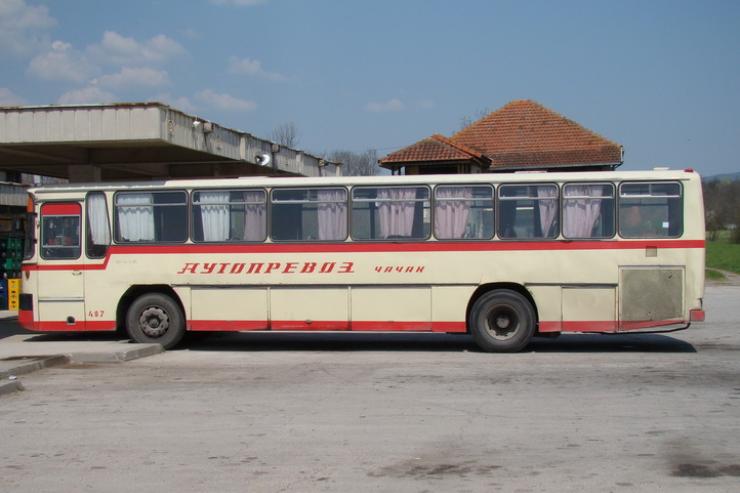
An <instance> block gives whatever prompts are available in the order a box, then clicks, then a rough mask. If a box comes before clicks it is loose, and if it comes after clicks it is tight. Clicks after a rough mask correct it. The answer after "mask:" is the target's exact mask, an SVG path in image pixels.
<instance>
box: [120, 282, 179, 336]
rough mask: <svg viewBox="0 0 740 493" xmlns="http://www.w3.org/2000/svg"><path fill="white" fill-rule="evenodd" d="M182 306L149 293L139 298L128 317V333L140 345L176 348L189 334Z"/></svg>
mask: <svg viewBox="0 0 740 493" xmlns="http://www.w3.org/2000/svg"><path fill="white" fill-rule="evenodd" d="M184 318H185V317H184V316H183V314H182V310H180V306H179V305H178V304H177V303H176V302H175V300H173V299H172V298H170V297H169V296H167V295H165V294H160V293H149V294H144V295H141V296H139V297H138V298H136V300H134V302H133V303H132V304H131V306H130V307H129V309H128V313H127V314H126V331H127V332H128V335H129V337H131V339H133V340H134V341H136V342H144V343H154V344H161V345H162V347H164V348H165V349H171V348H173V347H175V346H176V345H177V344H178V343H179V342H180V341H181V340H182V338H183V336H184V335H185V323H184V322H185V320H184Z"/></svg>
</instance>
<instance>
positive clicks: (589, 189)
mask: <svg viewBox="0 0 740 493" xmlns="http://www.w3.org/2000/svg"><path fill="white" fill-rule="evenodd" d="M603 188H604V187H603V185H582V186H566V187H565V190H564V193H563V195H564V197H563V236H565V237H567V238H590V237H591V236H592V235H591V232H592V231H593V229H594V224H596V220H597V219H598V218H599V214H600V212H601V199H600V198H592V197H601V195H602V193H603ZM569 197H573V198H569Z"/></svg>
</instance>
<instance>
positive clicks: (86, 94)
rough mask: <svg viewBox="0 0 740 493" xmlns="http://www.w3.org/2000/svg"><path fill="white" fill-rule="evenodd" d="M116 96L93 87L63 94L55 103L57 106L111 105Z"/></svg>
mask: <svg viewBox="0 0 740 493" xmlns="http://www.w3.org/2000/svg"><path fill="white" fill-rule="evenodd" d="M115 100H116V96H115V95H114V94H111V93H109V92H107V91H104V90H102V89H100V88H99V87H95V86H88V87H84V88H82V89H75V90H74V91H69V92H65V93H64V94H62V95H61V96H60V97H59V100H58V101H57V102H58V103H59V104H96V103H112V102H114V101H115Z"/></svg>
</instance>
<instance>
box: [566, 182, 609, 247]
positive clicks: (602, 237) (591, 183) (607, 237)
mask: <svg viewBox="0 0 740 493" xmlns="http://www.w3.org/2000/svg"><path fill="white" fill-rule="evenodd" d="M568 185H609V186H611V187H612V193H613V195H612V200H613V201H614V217H613V218H612V226H614V230H613V232H612V235H611V236H599V237H586V238H571V237H569V236H565V233H564V232H563V224H562V223H563V222H565V210H563V208H564V207H565V200H566V196H565V187H567V186H568ZM618 194H619V187H617V185H616V183H615V182H613V181H593V182H589V181H566V182H563V183H562V184H561V186H560V208H561V210H560V221H561V224H560V236H562V237H563V238H564V239H566V240H568V241H601V240H603V241H606V240H611V239H614V238H615V237H616V236H617V227H618V226H617V216H619V200H618V199H617V195H618Z"/></svg>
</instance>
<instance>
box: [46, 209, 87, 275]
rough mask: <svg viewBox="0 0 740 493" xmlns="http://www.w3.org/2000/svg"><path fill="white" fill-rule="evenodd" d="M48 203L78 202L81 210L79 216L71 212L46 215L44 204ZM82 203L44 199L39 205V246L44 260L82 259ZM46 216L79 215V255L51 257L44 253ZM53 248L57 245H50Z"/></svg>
mask: <svg viewBox="0 0 740 493" xmlns="http://www.w3.org/2000/svg"><path fill="white" fill-rule="evenodd" d="M47 204H77V206H78V207H79V208H80V212H79V214H78V215H77V216H74V215H70V214H49V215H48V216H44V206H45V205H47ZM82 210H83V207H82V204H81V203H80V201H79V200H49V201H44V202H42V203H41V204H40V206H39V238H38V246H39V257H40V258H41V259H43V260H48V261H52V262H54V261H67V262H68V261H70V260H80V259H81V258H82V250H83V248H82V241H83V240H82ZM45 217H77V218H79V222H78V224H77V237H78V239H79V244H78V245H77V252H78V253H77V256H76V257H66V258H49V257H47V256H45V255H44V218H45ZM50 246H51V247H52V248H53V247H54V246H55V245H50Z"/></svg>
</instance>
